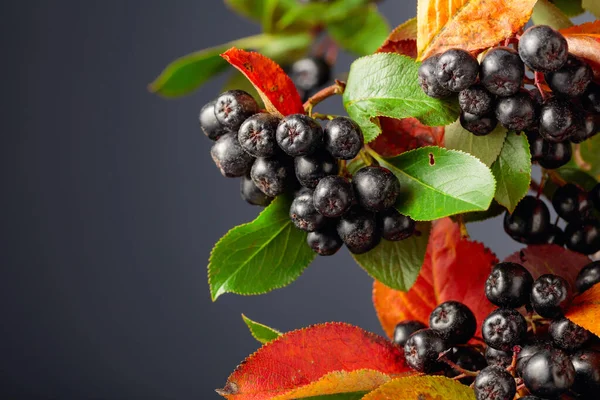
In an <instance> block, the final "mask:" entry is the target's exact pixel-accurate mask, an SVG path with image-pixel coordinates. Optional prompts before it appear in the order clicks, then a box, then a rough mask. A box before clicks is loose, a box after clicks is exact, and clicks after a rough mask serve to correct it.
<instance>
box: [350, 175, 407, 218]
mask: <svg viewBox="0 0 600 400" xmlns="http://www.w3.org/2000/svg"><path fill="white" fill-rule="evenodd" d="M352 184H353V186H354V193H355V194H356V199H357V200H358V203H359V204H360V205H361V206H362V207H363V208H365V209H367V210H370V211H382V210H385V209H386V208H390V207H392V206H393V205H394V204H395V203H396V199H397V198H398V195H399V194H400V182H399V181H398V178H396V175H394V174H393V173H392V172H391V171H390V170H389V169H387V168H383V167H379V166H369V167H364V168H362V169H360V170H358V172H357V173H356V174H354V176H353V177H352Z"/></svg>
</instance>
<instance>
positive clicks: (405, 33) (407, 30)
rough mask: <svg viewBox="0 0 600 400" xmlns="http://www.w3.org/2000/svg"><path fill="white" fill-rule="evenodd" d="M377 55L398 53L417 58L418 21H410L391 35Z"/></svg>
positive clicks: (414, 19)
mask: <svg viewBox="0 0 600 400" xmlns="http://www.w3.org/2000/svg"><path fill="white" fill-rule="evenodd" d="M377 53H397V54H403V55H405V56H408V57H412V58H416V57H417V19H416V18H413V19H409V20H408V21H406V22H405V23H403V24H402V25H399V26H398V27H397V28H396V29H394V30H393V31H392V33H390V36H388V38H387V39H386V41H385V42H384V43H383V45H381V47H380V48H379V50H377Z"/></svg>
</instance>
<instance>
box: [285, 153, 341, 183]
mask: <svg viewBox="0 0 600 400" xmlns="http://www.w3.org/2000/svg"><path fill="white" fill-rule="evenodd" d="M294 166H295V170H296V178H298V181H299V182H300V184H301V185H302V186H304V187H307V188H311V189H314V188H316V187H317V184H318V183H319V181H320V180H321V179H323V178H324V177H326V176H329V175H336V174H337V173H338V163H337V160H336V159H335V158H333V156H332V155H331V154H329V153H327V152H326V151H323V150H321V151H317V152H315V153H313V154H310V155H307V156H299V157H296V158H295V159H294Z"/></svg>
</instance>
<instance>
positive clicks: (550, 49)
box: [519, 25, 569, 72]
mask: <svg viewBox="0 0 600 400" xmlns="http://www.w3.org/2000/svg"><path fill="white" fill-rule="evenodd" d="M568 55H569V46H568V45H567V40H566V39H565V37H564V36H563V35H561V34H560V33H559V32H557V31H555V30H554V29H552V28H551V27H549V26H547V25H535V26H532V27H531V28H529V29H527V30H526V31H525V32H524V33H523V35H521V39H520V40H519V56H521V59H522V60H523V62H525V64H527V66H528V67H529V68H531V69H533V70H534V71H538V72H551V71H556V70H557V69H559V68H561V67H562V66H563V65H564V64H565V63H566V62H567V57H568Z"/></svg>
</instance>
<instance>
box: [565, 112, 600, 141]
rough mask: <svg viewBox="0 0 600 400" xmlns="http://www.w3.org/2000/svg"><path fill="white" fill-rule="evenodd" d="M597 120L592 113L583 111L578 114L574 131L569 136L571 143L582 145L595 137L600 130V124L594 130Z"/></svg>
mask: <svg viewBox="0 0 600 400" xmlns="http://www.w3.org/2000/svg"><path fill="white" fill-rule="evenodd" d="M597 119H598V117H597V116H596V115H594V114H592V113H588V112H585V111H583V112H580V113H579V116H578V118H577V122H576V123H575V129H574V131H573V133H572V134H571V136H569V140H570V141H571V143H583V142H585V141H586V140H588V139H589V138H591V137H592V136H594V135H596V134H597V133H598V130H599V129H600V124H598V128H596V124H597V122H596V120H597Z"/></svg>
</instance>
